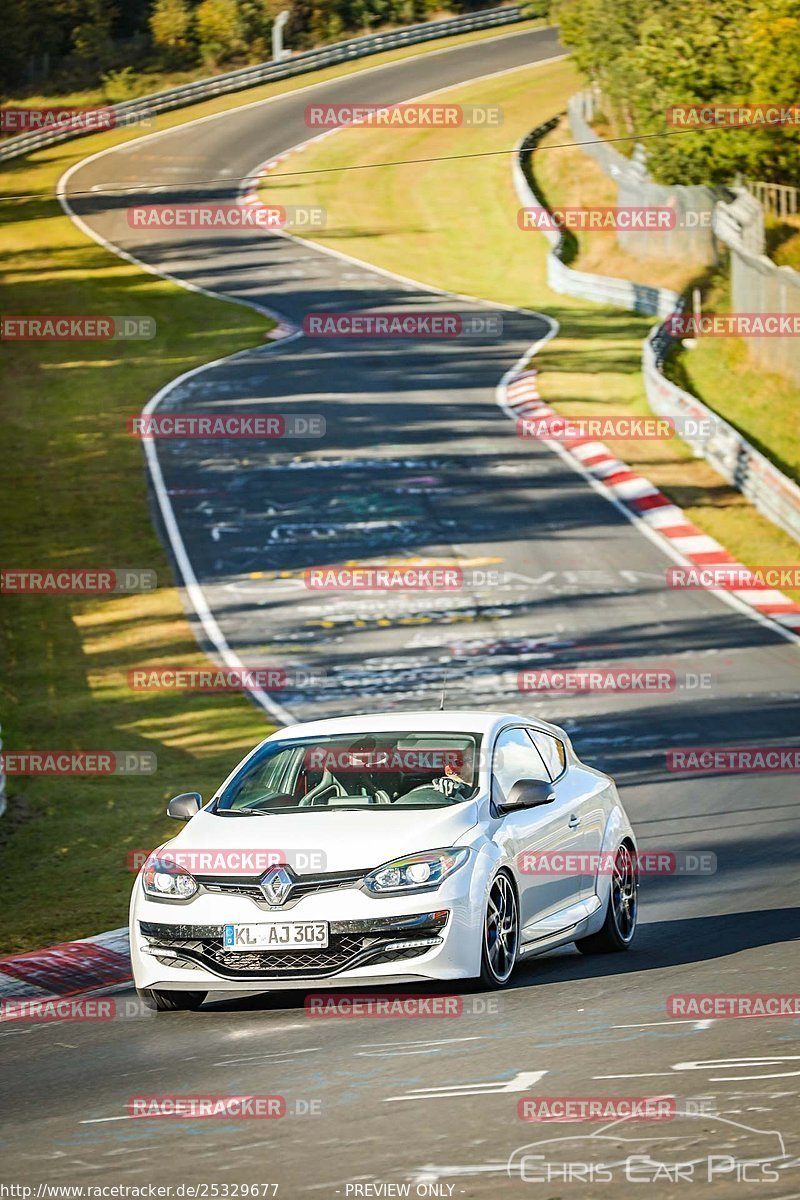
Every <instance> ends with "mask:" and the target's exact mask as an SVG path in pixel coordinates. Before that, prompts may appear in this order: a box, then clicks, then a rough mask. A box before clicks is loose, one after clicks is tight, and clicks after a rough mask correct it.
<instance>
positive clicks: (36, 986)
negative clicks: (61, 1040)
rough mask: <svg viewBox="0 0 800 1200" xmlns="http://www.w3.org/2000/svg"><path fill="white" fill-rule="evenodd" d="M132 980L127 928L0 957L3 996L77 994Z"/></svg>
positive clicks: (0, 984)
mask: <svg viewBox="0 0 800 1200" xmlns="http://www.w3.org/2000/svg"><path fill="white" fill-rule="evenodd" d="M130 981H131V959H130V951H129V947H128V930H127V928H124V929H112V930H110V931H109V932H107V933H98V934H97V935H96V936H95V937H90V938H82V939H81V940H80V941H76V942H61V943H60V944H59V945H57V946H47V947H46V948H45V949H44V950H31V951H30V952H29V953H27V954H14V955H12V956H11V957H10V958H2V959H0V1000H2V999H12V998H16V999H32V1000H35V999H43V998H45V997H52V996H77V995H79V994H81V993H83V992H94V991H98V990H104V989H108V988H113V987H119V986H121V985H124V984H127V983H130Z"/></svg>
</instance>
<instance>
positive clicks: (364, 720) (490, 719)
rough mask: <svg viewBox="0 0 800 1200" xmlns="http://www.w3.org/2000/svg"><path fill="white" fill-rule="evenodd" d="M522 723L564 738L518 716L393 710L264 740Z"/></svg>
mask: <svg viewBox="0 0 800 1200" xmlns="http://www.w3.org/2000/svg"><path fill="white" fill-rule="evenodd" d="M509 724H523V725H532V726H534V727H535V728H538V729H543V730H544V731H545V732H547V733H554V734H556V736H558V737H561V738H566V735H565V733H564V731H563V729H560V728H559V727H558V726H557V725H551V724H550V723H549V722H548V721H542V720H540V719H538V718H532V717H523V716H520V714H519V713H509V712H486V711H484V710H482V709H477V708H464V709H445V710H444V711H440V710H439V709H422V710H410V711H408V712H404V711H398V710H396V709H395V710H393V711H392V712H383V713H353V714H351V715H350V716H347V717H326V718H324V719H323V720H319V721H306V722H304V723H302V724H298V725H287V726H286V727H285V728H284V729H278V730H277V731H276V732H275V733H273V734H271V735H270V737H269V738H267V739H266V740H267V741H283V740H285V739H286V738H302V737H322V736H326V735H331V734H337V733H342V734H350V733H355V734H361V733H390V732H391V731H392V730H395V729H397V730H409V731H412V730H413V731H414V732H419V733H426V732H429V731H430V732H435V733H482V734H493V733H495V732H496V731H497V730H499V729H502V728H503V726H504V725H509Z"/></svg>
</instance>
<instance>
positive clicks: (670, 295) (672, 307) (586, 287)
mask: <svg viewBox="0 0 800 1200" xmlns="http://www.w3.org/2000/svg"><path fill="white" fill-rule="evenodd" d="M559 120H560V118H559V117H553V119H552V120H550V121H546V122H545V123H544V124H543V125H540V126H538V128H537V129H534V130H533V132H532V133H529V134H528V135H527V137H525V138H523V139H522V141H521V142H520V143H519V145H518V146H517V148H516V151H515V153H514V160H513V167H512V170H513V172H514V187H515V190H516V193H517V198H518V199H519V201H520V203H521V204H522V205H523V207H525V208H545V207H546V206H545V205H544V204H543V203H542V201H541V200H540V199H539V197H538V196H537V195H536V193H535V192H534V190H533V188H532V187H531V184H530V182H529V180H528V177H527V175H526V173H525V165H524V164H525V162H526V160H527V158H528V155H529V154H530V153H531V152H532V151H533V150H534V148H535V146H536V143H537V142H538V141H539V140H540V139H541V138H543V137H544V135H545V134H546V133H549V131H550V130H551V129H553V128H554V127H555V126H556V125H557V124H558V122H559ZM541 232H542V233H543V234H544V236H545V237H546V238H547V240H548V241H549V242H550V246H551V249H550V253H549V254H548V256H547V282H548V284H549V286H550V287H551V288H552V289H553V291H554V292H558V293H560V294H561V295H563V296H577V297H578V298H579V299H581V300H591V301H593V302H594V303H596V304H613V305H614V307H615V308H624V309H626V310H627V311H628V312H636V313H642V314H643V315H644V316H652V317H668V316H669V315H670V313H674V312H675V311H676V310H677V308H678V306H679V303H680V297H679V296H678V295H677V293H676V292H671V291H669V289H668V288H657V287H648V286H647V285H646V284H642V283H632V282H631V281H630V280H629V279H615V278H614V277H613V276H611V275H592V274H589V272H587V271H575V270H573V268H572V267H568V266H567V265H566V264H565V263H564V262H563V261H562V258H561V255H562V253H563V245H564V239H563V236H562V234H561V233H559V232H557V231H555V230H542V231H541Z"/></svg>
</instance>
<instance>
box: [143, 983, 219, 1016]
mask: <svg viewBox="0 0 800 1200" xmlns="http://www.w3.org/2000/svg"><path fill="white" fill-rule="evenodd" d="M136 994H137V996H138V997H139V999H140V1000H141V1001H142V1004H144V1005H145V1006H146V1007H147V1008H150V1009H152V1010H153V1011H154V1012H187V1011H189V1010H191V1011H194V1009H196V1008H199V1007H200V1005H201V1004H202V1003H203V1001H204V1000H205V998H206V995H207V993H206V992H160V991H158V990H157V989H156V988H137V989H136Z"/></svg>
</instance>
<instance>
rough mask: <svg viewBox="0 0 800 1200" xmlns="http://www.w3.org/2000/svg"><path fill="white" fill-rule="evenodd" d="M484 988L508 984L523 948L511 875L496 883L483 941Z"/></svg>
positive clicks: (490, 900) (504, 875)
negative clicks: (518, 954)
mask: <svg viewBox="0 0 800 1200" xmlns="http://www.w3.org/2000/svg"><path fill="white" fill-rule="evenodd" d="M481 947H482V949H481V973H480V983H481V987H483V988H485V989H486V990H490V991H494V990H495V989H496V988H503V987H506V986H507V985H508V982H509V980H510V979H511V975H512V973H513V971H514V966H515V964H516V961H517V950H518V949H519V905H518V903H517V894H516V892H515V891H514V885H513V884H512V882H511V880H510V878H509V877H508V875H506V874H505V873H504V872H503V871H501V872H500V873H499V875H496V876H495V877H494V879H493V880H492V886H491V888H490V889H489V899H488V900H487V902H486V915H485V917H484V921H483V936H482V941H481Z"/></svg>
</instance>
